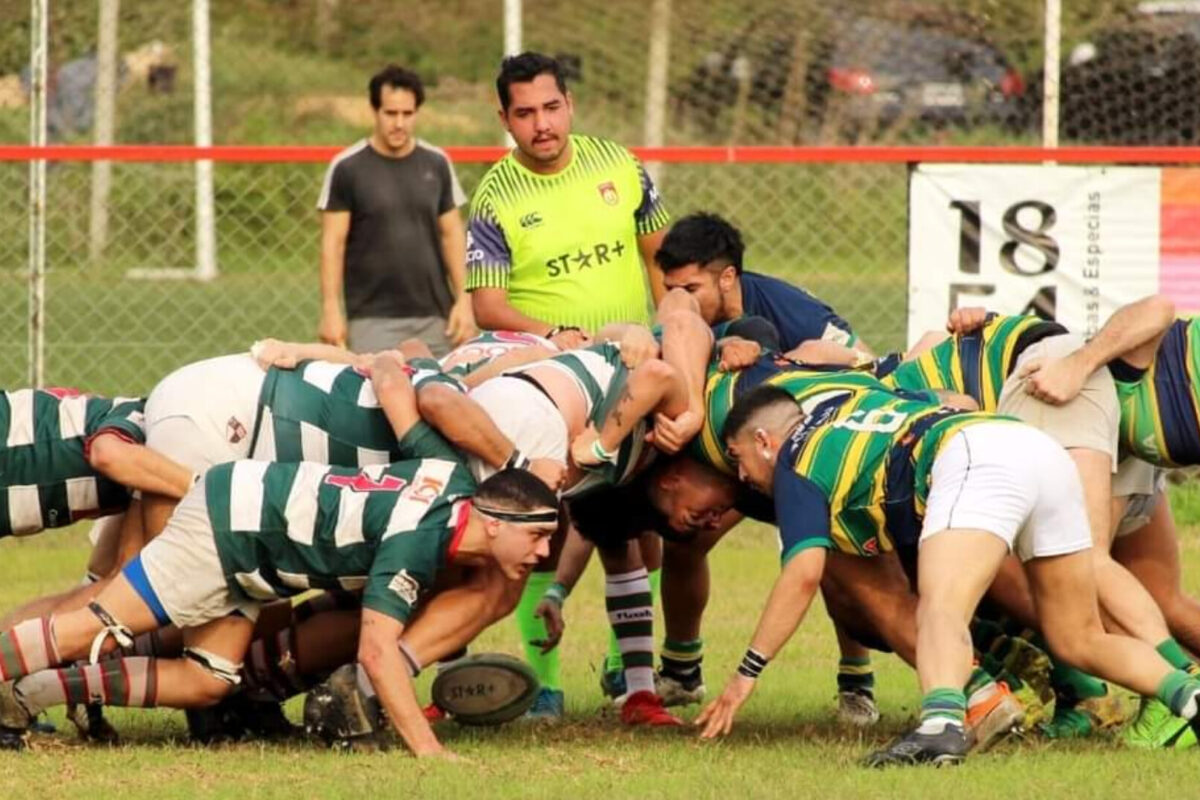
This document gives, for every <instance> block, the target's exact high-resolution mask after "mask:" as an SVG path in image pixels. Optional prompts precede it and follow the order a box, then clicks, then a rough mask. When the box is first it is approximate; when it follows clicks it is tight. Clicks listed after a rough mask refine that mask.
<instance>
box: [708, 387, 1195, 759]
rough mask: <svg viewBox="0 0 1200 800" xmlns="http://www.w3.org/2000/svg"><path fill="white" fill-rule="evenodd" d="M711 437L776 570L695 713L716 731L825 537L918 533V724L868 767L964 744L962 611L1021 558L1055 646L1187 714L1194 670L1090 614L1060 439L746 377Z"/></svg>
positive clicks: (948, 755)
mask: <svg viewBox="0 0 1200 800" xmlns="http://www.w3.org/2000/svg"><path fill="white" fill-rule="evenodd" d="M725 437H726V441H727V442H728V444H729V449H730V454H731V455H732V456H733V458H734V459H735V460H736V461H737V462H738V472H739V476H740V477H741V478H742V479H743V480H745V481H747V482H749V483H751V484H752V485H754V486H755V487H757V488H758V489H759V490H760V491H763V492H766V493H768V494H771V495H772V496H773V497H774V500H775V511H776V515H777V518H778V524H779V533H780V539H781V541H782V543H783V572H782V573H781V574H780V577H779V578H778V579H777V581H776V583H775V587H774V588H773V589H772V591H771V595H770V597H769V598H768V600H767V605H766V607H765V608H764V610H763V613H762V617H761V618H760V620H759V624H758V628H757V630H756V631H755V634H754V637H753V638H752V640H751V643H750V647H749V648H748V649H747V651H746V654H745V656H744V657H743V659H742V663H741V665H740V666H739V667H738V671H737V674H735V675H734V676H733V677H732V678H731V679H730V681H729V683H727V684H726V687H725V690H724V692H723V693H722V695H721V697H720V698H718V699H717V700H716V701H715V702H714V703H712V704H710V705H709V706H708V707H706V708H705V709H704V711H703V712H702V713H701V714H700V716H699V717H698V718H697V720H696V724H698V725H702V726H703V732H702V736H703V737H705V738H712V737H715V736H719V735H722V734H725V733H728V732H729V730H730V729H731V727H732V725H733V719H734V716H735V715H736V714H737V711H738V709H740V708H741V706H742V705H743V704H744V703H745V702H746V700H747V699H748V698H749V696H750V694H751V693H752V692H753V690H754V686H755V683H756V681H757V679H758V677H759V675H760V674H761V673H762V671H763V669H764V668H765V667H766V666H767V664H768V662H769V661H770V659H771V658H773V657H774V656H775V655H776V654H778V652H779V651H780V649H782V647H783V645H784V644H786V642H787V641H788V639H789V638H791V636H792V634H793V633H794V632H795V630H796V628H797V627H798V626H799V625H800V622H801V621H802V620H803V618H804V614H805V612H806V611H807V610H808V606H809V604H810V602H811V601H812V597H813V595H814V594H815V593H816V591H817V588H818V587H819V585H820V581H821V574H822V572H823V571H824V568H825V558H826V549H827V548H832V547H839V548H842V547H853V548H859V547H874V548H880V549H888V548H890V547H892V546H893V542H892V540H893V539H894V540H896V542H897V543H901V544H903V543H905V542H912V541H913V540H915V541H916V542H917V544H918V548H919V549H918V594H919V597H920V599H919V603H918V607H917V673H918V676H919V678H920V682H921V689H922V691H923V692H924V697H923V698H922V702H921V721H920V724H919V725H918V726H917V727H916V728H915V729H914V730H912V731H910V732H909V733H908V734H907V735H905V736H904V737H902V738H900V739H898V740H897V741H895V742H893V743H892V744H891V745H890V746H889V747H887V748H886V749H883V750H880V751H878V752H876V753H873V754H872V755H871V756H870V757H869V758H868V760H867V764H868V765H870V766H887V765H893V764H917V763H932V764H937V765H941V764H953V763H957V762H959V761H961V760H962V759H963V758H964V756H965V754H966V751H967V737H966V734H965V731H964V725H963V718H964V715H965V710H966V698H965V696H964V693H963V689H962V687H963V686H964V684H965V683H966V680H967V676H968V674H969V672H970V670H971V656H972V652H971V637H970V633H969V631H968V627H967V626H968V623H969V621H970V619H971V616H972V614H973V613H974V610H975V607H976V605H978V603H979V600H980V598H981V597H982V596H983V594H984V592H985V591H986V590H987V588H988V586H989V585H990V583H991V582H992V579H993V577H994V576H995V574H996V572H997V570H998V569H999V567H1000V564H1001V562H1002V561H1003V559H1004V558H1005V556H1006V555H1007V554H1008V551H1009V549H1012V550H1014V551H1015V552H1016V554H1017V555H1018V556H1019V557H1020V558H1021V559H1022V561H1023V563H1024V567H1025V571H1026V574H1027V575H1028V577H1029V580H1030V585H1031V588H1032V591H1033V595H1034V598H1035V601H1036V605H1037V611H1038V616H1039V620H1040V622H1041V626H1042V631H1043V633H1044V635H1045V637H1046V640H1047V641H1048V642H1049V644H1050V647H1051V649H1052V651H1053V652H1054V654H1055V656H1056V657H1059V658H1061V659H1063V660H1064V661H1066V662H1068V663H1070V664H1072V665H1074V666H1077V667H1078V668H1079V669H1082V670H1084V671H1086V672H1088V673H1091V674H1094V675H1097V676H1099V677H1101V678H1104V679H1107V680H1112V681H1114V682H1116V683H1118V684H1121V685H1123V686H1126V687H1128V688H1130V689H1132V690H1134V691H1136V692H1139V693H1140V694H1143V695H1153V696H1157V697H1158V698H1159V699H1161V700H1162V702H1163V703H1165V704H1167V705H1168V706H1169V707H1170V708H1171V710H1172V711H1173V712H1174V713H1175V714H1177V715H1178V716H1180V717H1182V718H1185V719H1189V720H1193V724H1195V723H1194V720H1195V718H1196V714H1197V698H1198V697H1200V682H1197V681H1196V679H1194V678H1192V677H1190V676H1189V675H1188V674H1187V673H1186V672H1184V671H1182V670H1177V669H1173V668H1172V667H1171V666H1170V665H1169V664H1168V663H1167V662H1166V661H1165V660H1164V659H1163V658H1162V657H1161V656H1160V655H1159V654H1158V653H1157V652H1155V650H1154V648H1153V647H1151V646H1150V645H1148V644H1145V643H1144V642H1140V641H1138V640H1136V639H1132V638H1129V637H1126V636H1119V635H1114V634H1109V633H1106V632H1105V631H1104V627H1103V625H1102V624H1101V621H1100V616H1099V611H1098V602H1097V598H1096V583H1095V573H1094V568H1093V566H1092V561H1091V555H1090V553H1089V549H1090V547H1091V535H1090V532H1089V529H1088V523H1087V518H1086V516H1085V513H1084V510H1083V495H1082V489H1081V488H1080V484H1079V478H1078V475H1077V473H1076V471H1075V470H1074V469H1072V468H1071V461H1070V459H1069V457H1068V456H1067V455H1066V453H1065V451H1064V450H1063V449H1062V448H1061V447H1060V446H1058V445H1057V444H1056V443H1054V441H1053V440H1051V439H1050V438H1049V437H1048V436H1046V435H1045V434H1043V433H1041V432H1040V431H1037V430H1035V429H1033V428H1030V427H1028V426H1026V425H1024V424H1022V423H1019V422H1016V421H1015V420H1008V419H1004V418H997V417H991V416H988V415H984V414H972V413H963V412H954V411H951V410H949V409H945V408H941V407H939V406H937V405H933V404H929V403H926V402H923V401H917V400H910V399H906V398H903V397H900V396H897V395H892V394H890V393H887V392H869V393H864V394H859V395H856V396H844V397H835V398H832V399H830V400H828V401H826V402H824V403H821V404H819V405H817V406H816V407H815V408H813V409H811V410H810V413H805V412H804V411H802V410H801V408H800V406H799V405H797V403H796V402H795V400H794V399H793V398H792V397H791V396H790V395H788V394H787V393H786V392H782V391H780V390H779V389H776V388H774V387H760V388H758V389H755V390H754V391H753V392H751V393H750V394H749V395H747V396H746V397H745V398H744V399H743V400H741V401H740V402H739V403H738V405H737V406H736V407H735V408H734V410H733V412H732V413H731V414H730V417H729V419H728V420H727V422H726V427H725Z"/></svg>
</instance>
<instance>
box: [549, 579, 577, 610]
mask: <svg viewBox="0 0 1200 800" xmlns="http://www.w3.org/2000/svg"><path fill="white" fill-rule="evenodd" d="M570 594H571V590H570V589H568V588H567V587H566V586H563V585H562V584H561V583H559V582H558V581H555V582H554V583H552V584H550V585H549V586H547V587H546V591H544V592H542V599H543V600H550V601H552V602H554V603H557V604H558V607H559V608H562V606H563V603H565V602H567V596H568V595H570Z"/></svg>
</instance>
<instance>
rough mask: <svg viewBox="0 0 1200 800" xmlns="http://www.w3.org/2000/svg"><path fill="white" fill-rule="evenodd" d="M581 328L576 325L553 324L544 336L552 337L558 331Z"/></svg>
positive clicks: (558, 332) (557, 333)
mask: <svg viewBox="0 0 1200 800" xmlns="http://www.w3.org/2000/svg"><path fill="white" fill-rule="evenodd" d="M582 330H583V329H582V328H580V327H579V326H578V325H555V326H554V327H553V328H551V329H550V331H549V332H548V333H547V334H546V336H545V338H546V339H553V338H554V337H555V336H558V335H559V334H560V333H566V332H567V331H582Z"/></svg>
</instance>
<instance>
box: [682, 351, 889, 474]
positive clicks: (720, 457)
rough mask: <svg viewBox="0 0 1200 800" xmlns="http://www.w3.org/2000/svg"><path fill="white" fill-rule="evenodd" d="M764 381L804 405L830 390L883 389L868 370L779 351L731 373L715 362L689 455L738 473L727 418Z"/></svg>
mask: <svg viewBox="0 0 1200 800" xmlns="http://www.w3.org/2000/svg"><path fill="white" fill-rule="evenodd" d="M762 383H768V384H772V385H774V386H778V387H780V388H781V389H784V390H786V391H787V392H788V393H789V394H791V395H792V397H794V398H795V399H796V402H797V403H800V404H801V405H805V404H808V403H811V402H812V400H813V399H814V398H817V397H818V396H820V395H822V394H825V393H827V392H857V391H863V390H867V389H883V388H884V385H883V384H882V383H880V382H879V381H878V380H877V379H876V378H875V377H874V376H873V375H872V374H871V373H870V372H869V371H867V370H849V369H841V368H832V367H830V368H825V367H816V366H810V365H800V364H798V363H796V362H795V361H791V360H789V359H788V358H786V357H784V356H782V355H780V354H778V353H767V354H764V355H763V356H762V357H760V358H759V359H758V361H757V362H755V363H754V364H752V365H751V366H749V367H747V368H745V369H741V370H734V371H732V372H721V371H720V370H718V369H717V367H716V365H715V364H713V365H712V366H710V367H709V370H708V378H707V381H706V383H705V386H704V403H705V414H704V427H703V428H701V429H700V433H699V435H697V436H696V438H695V439H693V440H692V444H691V448H690V452H689V455H691V456H692V457H693V458H695V459H697V460H698V461H703V462H704V463H706V464H711V465H712V466H714V467H716V468H717V469H719V470H721V471H722V472H727V473H730V474H733V473H734V472H736V470H735V469H734V467H733V464H732V462H731V461H730V460H729V454H728V452H727V451H726V448H725V439H724V431H725V420H726V418H728V417H729V411H730V410H731V409H732V408H733V404H734V403H736V402H737V400H738V398H740V397H741V396H742V395H744V394H745V393H746V392H748V391H750V390H751V389H753V388H754V387H755V386H758V385H759V384H762Z"/></svg>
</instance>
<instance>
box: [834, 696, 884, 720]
mask: <svg viewBox="0 0 1200 800" xmlns="http://www.w3.org/2000/svg"><path fill="white" fill-rule="evenodd" d="M837 720H838V722H840V723H842V724H843V725H852V726H854V727H855V728H869V727H871V726H872V725H874V724H875V723H876V722H879V707H878V706H876V705H875V698H874V697H872V696H871V695H870V694H869V693H867V692H862V691H854V690H850V691H845V692H838V710H837Z"/></svg>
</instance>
